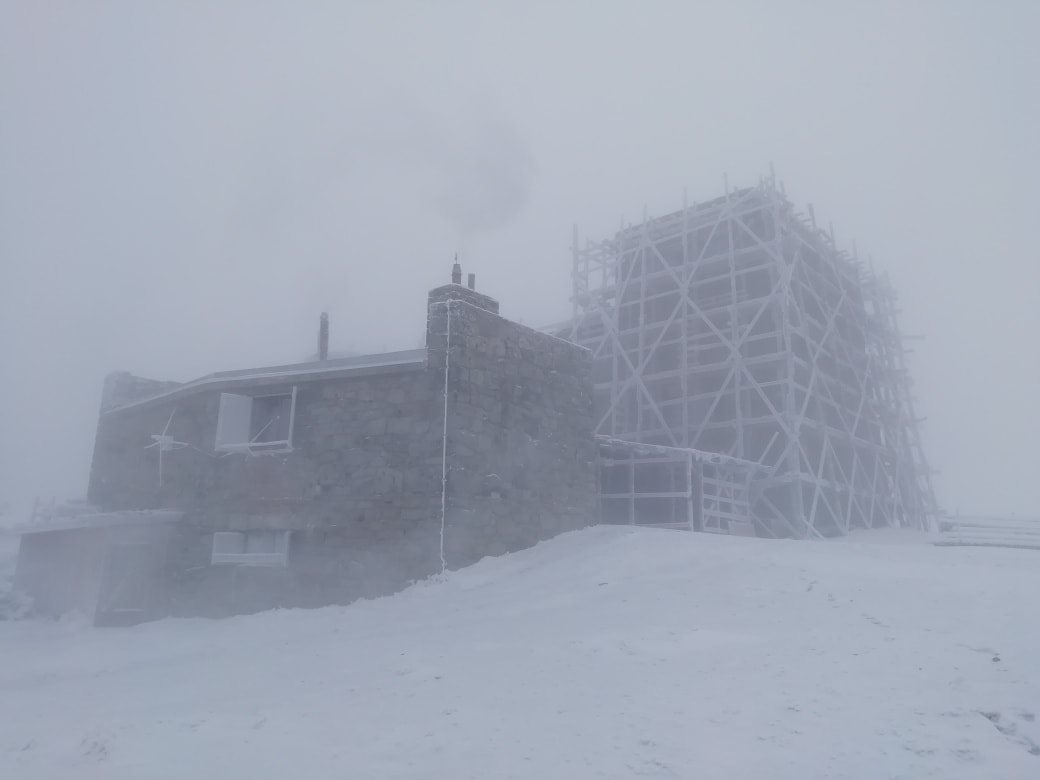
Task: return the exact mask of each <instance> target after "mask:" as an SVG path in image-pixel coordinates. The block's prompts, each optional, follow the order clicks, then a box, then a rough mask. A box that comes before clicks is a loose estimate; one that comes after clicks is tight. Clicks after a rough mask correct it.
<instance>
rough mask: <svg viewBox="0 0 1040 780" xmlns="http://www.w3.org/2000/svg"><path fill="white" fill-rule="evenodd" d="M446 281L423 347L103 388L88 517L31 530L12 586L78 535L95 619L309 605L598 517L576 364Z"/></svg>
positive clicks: (586, 374) (581, 361) (368, 592)
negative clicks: (88, 560) (86, 556)
mask: <svg viewBox="0 0 1040 780" xmlns="http://www.w3.org/2000/svg"><path fill="white" fill-rule="evenodd" d="M460 282H461V274H460V273H458V269H457V267H456V273H455V274H454V275H453V283H452V284H450V285H446V286H444V287H439V288H437V289H435V290H433V291H431V292H430V294H429V299H428V326H427V334H426V347H425V349H419V350H412V351H407V352H395V353H385V354H380V355H370V356H361V357H353V358H346V359H325V360H317V361H313V362H308V363H301V364H295V365H284V366H274V367H266V368H258V369H254V370H246V371H227V372H221V373H217V374H212V375H210V376H206V377H202V378H200V379H197V380H194V381H191V382H186V383H183V384H178V383H165V382H154V381H150V380H145V379H141V378H139V377H133V376H130V375H129V374H125V373H122V374H113V375H110V376H109V377H108V379H107V380H106V384H105V389H104V394H103V401H102V410H101V414H100V419H99V423H98V429H97V437H96V443H95V448H94V458H93V463H92V467H91V474H90V484H89V492H88V499H89V502H90V504H91V505H92V506H93V507H96V511H95V512H94V513H93V514H88V515H84V516H83V519H82V520H81V521H80V522H78V523H77V521H76V520H72V521H70V520H69V519H68V518H66V519H65V521H64V522H63V523H61V524H60V526H58V527H50V526H47V525H42V526H38V527H36V528H34V529H29V531H27V533H26V535H25V536H23V543H22V554H21V556H20V561H19V574H18V578H19V579H20V581H21V582H22V584H23V585H26V584H27V583H28V584H29V585H30V586H31V585H32V583H34V582H36V583H38V582H42V581H45V580H47V579H48V578H47V577H41V576H40V572H45V571H47V570H48V569H52V568H53V566H52V565H53V564H54V563H55V562H57V561H60V560H62V555H63V552H62V551H63V550H64V551H67V549H68V547H69V540H70V537H69V534H78V535H79V536H82V535H83V534H84V533H87V535H88V536H91V538H92V540H93V541H92V545H93V546H92V549H94V548H97V549H98V550H99V552H98V555H96V556H94V558H95V559H96V560H97V566H95V567H93V568H91V569H90V570H89V571H86V570H85V571H82V572H78V573H77V574H76V576H77V577H80V578H82V582H80V583H79V584H78V585H74V586H72V587H70V588H69V589H67V590H68V591H69V592H78V593H79V594H80V596H79V603H78V604H77V606H80V607H81V608H84V605H83V603H82V602H83V601H84V598H83V593H90V594H94V595H92V596H88V597H87V598H86V601H87V602H89V603H92V604H93V605H94V608H93V611H94V614H95V619H96V621H97V622H99V623H112V622H136V621H138V620H141V619H148V618H150V617H156V616H161V615H214V616H216V615H222V614H231V613H236V612H247V611H253V610H257V609H263V608H269V607H272V606H318V605H322V604H329V603H345V602H348V601H351V600H353V599H356V598H358V597H363V596H374V595H379V594H385V593H390V592H393V591H394V590H397V589H399V588H401V587H403V586H404V585H406V584H407V583H408V582H410V581H414V580H416V579H419V578H423V577H426V576H429V575H431V574H435V573H437V572H440V571H442V570H443V569H445V568H447V569H455V568H458V567H461V566H465V565H468V564H470V563H473V562H475V561H477V560H478V559H480V558H482V557H484V556H487V555H499V554H502V553H505V552H508V551H512V550H519V549H522V548H524V547H528V546H530V545H533V544H535V543H536V542H538V541H539V540H541V539H546V538H548V537H551V536H553V535H555V534H558V533H560V532H563V531H567V530H572V529H577V528H581V527H584V526H586V525H589V524H591V523H593V522H595V515H596V472H595V461H596V443H595V441H594V438H593V436H592V428H593V419H592V418H593V414H592V379H591V360H590V356H589V353H588V350H586V349H585V348H583V347H580V346H577V345H575V344H572V343H569V342H567V341H563V340H561V339H558V338H555V337H553V336H551V335H547V334H544V333H540V332H538V331H535V330H532V329H530V328H527V327H524V326H522V325H519V324H517V323H515V322H511V321H509V320H506V319H504V318H502V317H501V316H499V314H498V303H497V302H496V301H494V300H493V299H491V298H489V297H487V296H486V295H482V294H480V293H478V292H476V291H475V290H473V289H470V287H465V286H463V285H461V284H460ZM470 286H471V287H472V277H471V285H470ZM159 510H164V511H159ZM157 518H158V519H161V520H162V522H161V523H159V524H156V523H154V521H155V520H156V519H157ZM156 525H161V528H162V531H161V533H160V532H156V531H155V530H153V529H152V526H156ZM145 527H148V528H149V530H147V531H146V530H143V529H144V528H145ZM113 529H118V532H116V531H115V530H113ZM112 562H117V563H115V564H113V563H112ZM113 566H115V567H116V568H115V569H113ZM51 574H52V575H53V571H52V572H51ZM27 589H29V590H32V588H31V587H29V588H27ZM57 609H58V608H57V607H55V610H57ZM86 609H87V611H90V609H89V604H88V605H87V607H86Z"/></svg>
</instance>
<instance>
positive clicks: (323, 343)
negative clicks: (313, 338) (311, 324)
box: [318, 311, 329, 360]
mask: <svg viewBox="0 0 1040 780" xmlns="http://www.w3.org/2000/svg"><path fill="white" fill-rule="evenodd" d="M328 359H329V315H328V313H327V312H324V311H323V312H322V313H321V319H320V321H319V324H318V360H328Z"/></svg>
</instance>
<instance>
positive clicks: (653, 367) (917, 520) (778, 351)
mask: <svg viewBox="0 0 1040 780" xmlns="http://www.w3.org/2000/svg"><path fill="white" fill-rule="evenodd" d="M573 263H574V266H573V298H572V302H573V307H574V308H573V318H572V320H571V321H570V322H569V323H568V324H567V325H566V326H563V327H562V328H560V329H558V330H557V332H558V333H559V335H561V336H564V337H566V338H569V339H571V340H572V341H576V342H577V343H579V344H582V345H584V346H586V347H588V348H590V349H591V350H592V351H593V357H594V363H593V372H594V373H593V376H594V382H595V394H596V410H597V411H596V414H597V428H596V433H597V434H600V435H603V436H609V437H614V438H617V439H624V440H628V441H633V442H642V443H646V444H655V445H662V446H664V447H670V448H680V449H684V450H699V451H707V452H713V453H719V454H722V455H726V456H730V457H733V458H738V459H740V460H742V461H749V462H752V463H755V464H757V465H758V466H759V467H760V468H761V469H762V473H761V474H760V475H758V476H756V478H755V479H754V481H753V482H752V484H751V490H750V495H749V497H748V501H749V503H750V515H751V520H752V522H753V523H754V528H755V531H756V532H757V533H759V534H760V535H767V536H784V537H796V538H818V537H824V536H836V535H841V534H845V533H848V531H849V530H850V529H851V528H854V527H866V528H871V527H880V526H909V527H915V528H929V527H931V525H932V523H933V519H934V516H935V498H934V493H933V490H932V485H931V476H930V471H929V469H928V465H927V462H926V461H925V458H924V454H923V451H922V447H921V440H920V436H919V433H918V428H917V424H918V420H917V419H916V416H915V414H914V404H913V397H912V394H911V381H910V377H909V374H908V372H907V368H906V363H905V357H904V348H903V341H902V336H901V334H900V331H899V327H898V323H897V318H896V314H897V312H896V307H895V293H894V290H893V288H892V286H891V284H889V282H888V279H887V277H885V276H879V275H878V274H875V273H874V272H873V270H872V269H871V268H869V267H867V266H866V265H865V264H864V263H863V262H861V261H860V260H859V258H858V257H857V256H855V254H853V255H849V254H848V253H846V252H844V251H842V250H839V249H838V248H837V247H836V246H835V243H834V240H833V233H831V234H827V233H824V232H823V231H821V230H819V229H817V227H816V224H815V217H814V216H813V214H812V208H811V207H810V208H809V216H808V217H806V216H803V215H801V214H799V213H797V212H796V210H795V208H794V207H793V205H792V204H791V202H790V201H788V200H787V198H786V196H785V194H784V193H783V191H782V188H780V189H778V188H777V186H776V183H775V181H774V179H773V178H772V177H770V178H769V179H763V180H760V182H759V184H758V185H757V186H755V187H750V188H746V189H741V190H736V191H730V190H729V187H728V185H727V187H726V193H725V195H723V196H722V197H720V198H716V199H715V200H712V201H709V202H707V203H700V204H695V205H684V208H683V209H682V210H681V211H678V212H675V213H672V214H668V215H666V216H663V217H660V218H656V219H644V221H643V223H642V224H639V225H632V226H626V227H622V229H621V230H620V231H619V232H618V233H617V234H616V235H615V236H614V237H613V238H611V239H608V240H604V241H596V242H593V241H588V240H586V242H585V243H584V245H581V246H579V242H578V232H577V228H575V231H574V245H573Z"/></svg>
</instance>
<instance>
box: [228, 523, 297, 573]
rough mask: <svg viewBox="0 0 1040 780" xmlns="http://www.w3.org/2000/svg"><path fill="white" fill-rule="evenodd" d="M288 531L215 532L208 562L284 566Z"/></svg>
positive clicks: (287, 547)
mask: <svg viewBox="0 0 1040 780" xmlns="http://www.w3.org/2000/svg"><path fill="white" fill-rule="evenodd" d="M289 534H290V531H218V532H217V533H215V534H213V556H212V558H211V560H210V563H211V564H213V565H214V566H217V565H220V564H237V565H239V566H286V565H287V564H288V562H289Z"/></svg>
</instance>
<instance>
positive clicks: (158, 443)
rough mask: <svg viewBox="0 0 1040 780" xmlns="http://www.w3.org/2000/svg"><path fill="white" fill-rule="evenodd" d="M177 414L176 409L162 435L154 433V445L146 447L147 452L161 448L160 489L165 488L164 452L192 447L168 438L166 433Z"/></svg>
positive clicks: (171, 413) (170, 437)
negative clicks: (163, 474) (153, 448)
mask: <svg viewBox="0 0 1040 780" xmlns="http://www.w3.org/2000/svg"><path fill="white" fill-rule="evenodd" d="M176 413H177V410H176V409H174V410H173V411H172V412H170V419H169V420H167V421H166V426H165V427H164V428H163V430H162V433H153V434H152V440H153V441H152V443H151V444H147V445H145V449H146V450H148V449H151V448H152V447H158V448H159V487H162V486H163V476H162V472H163V453H164V452H171V451H173V450H182V449H184V448H185V447H190V446H191V445H190V444H188V443H186V442H183V441H176V440H175V439H174V438H173V437H172V436H167V435H166V432H167V431H168V430H170V423H172V422H173V416H174V415H175V414H176Z"/></svg>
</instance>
